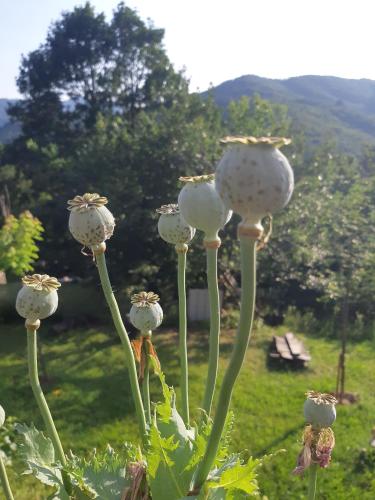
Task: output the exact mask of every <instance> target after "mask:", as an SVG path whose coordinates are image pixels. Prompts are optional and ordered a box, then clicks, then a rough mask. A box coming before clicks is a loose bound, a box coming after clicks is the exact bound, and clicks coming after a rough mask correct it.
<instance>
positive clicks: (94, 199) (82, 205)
mask: <svg viewBox="0 0 375 500" xmlns="http://www.w3.org/2000/svg"><path fill="white" fill-rule="evenodd" d="M107 203H108V199H107V198H106V197H105V196H100V195H99V194H98V193H85V194H84V195H82V196H80V195H77V196H75V197H74V198H73V199H72V200H68V210H71V211H74V212H84V211H86V210H90V209H91V208H99V207H103V206H104V205H106V204H107Z"/></svg>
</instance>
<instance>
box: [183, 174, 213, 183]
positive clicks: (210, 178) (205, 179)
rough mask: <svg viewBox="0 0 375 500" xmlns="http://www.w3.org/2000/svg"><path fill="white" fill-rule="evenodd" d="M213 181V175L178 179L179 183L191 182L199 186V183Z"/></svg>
mask: <svg viewBox="0 0 375 500" xmlns="http://www.w3.org/2000/svg"><path fill="white" fill-rule="evenodd" d="M214 179H215V174H205V175H193V176H187V177H180V178H179V181H181V182H186V183H188V182H191V183H195V184H199V183H201V182H211V181H213V180H214Z"/></svg>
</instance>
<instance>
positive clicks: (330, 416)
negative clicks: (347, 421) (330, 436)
mask: <svg viewBox="0 0 375 500" xmlns="http://www.w3.org/2000/svg"><path fill="white" fill-rule="evenodd" d="M336 403H337V400H336V398H335V397H333V396H331V394H322V393H320V392H315V391H309V392H308V393H307V399H306V401H305V404H304V405H303V414H304V416H305V419H306V422H307V423H309V424H311V425H313V426H315V427H330V426H331V425H332V424H333V422H334V421H335V420H336V408H335V404H336Z"/></svg>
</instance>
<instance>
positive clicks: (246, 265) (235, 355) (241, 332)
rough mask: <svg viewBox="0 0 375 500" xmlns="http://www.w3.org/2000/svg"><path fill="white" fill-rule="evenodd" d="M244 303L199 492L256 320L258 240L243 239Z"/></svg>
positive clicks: (197, 478) (199, 476)
mask: <svg viewBox="0 0 375 500" xmlns="http://www.w3.org/2000/svg"><path fill="white" fill-rule="evenodd" d="M240 243H241V276H242V301H241V312H240V321H239V326H238V330H237V336H236V340H235V344H234V348H233V352H232V356H231V359H230V361H229V365H228V367H227V370H226V372H225V375H224V379H223V382H222V385H221V389H220V394H219V401H218V404H217V411H216V415H215V418H214V421H213V425H212V431H211V435H210V437H209V440H208V443H207V448H206V451H205V454H204V457H203V459H202V462H201V463H200V464H199V466H198V469H197V473H196V476H195V480H194V489H199V488H200V487H201V486H202V484H203V483H204V481H205V480H206V479H207V476H208V474H209V472H210V470H211V468H212V466H213V464H214V461H215V457H216V455H217V452H218V449H219V444H220V439H221V436H222V432H223V428H224V425H225V420H226V417H227V414H228V410H229V405H230V401H231V397H232V392H233V387H234V384H235V382H236V380H237V377H238V374H239V372H240V370H241V367H242V364H243V361H244V359H245V355H246V351H247V347H248V344H249V340H250V334H251V327H252V323H253V317H254V306H255V287H256V240H254V239H252V238H249V237H247V236H241V235H240Z"/></svg>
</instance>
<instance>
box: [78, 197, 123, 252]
mask: <svg viewBox="0 0 375 500" xmlns="http://www.w3.org/2000/svg"><path fill="white" fill-rule="evenodd" d="M107 203H108V200H107V198H105V197H104V196H99V195H98V194H97V193H86V194H84V195H83V196H76V197H75V198H73V199H72V200H69V201H68V210H70V216H69V231H70V232H71V233H72V236H73V237H74V238H75V239H76V240H77V241H78V242H79V243H82V245H84V246H86V247H90V248H91V247H94V246H96V245H100V244H101V243H103V242H104V241H106V240H108V239H109V238H110V237H111V236H112V234H113V230H114V228H115V219H114V217H113V215H112V213H111V212H110V211H109V210H108V208H106V207H105V206H104V205H106V204H107Z"/></svg>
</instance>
